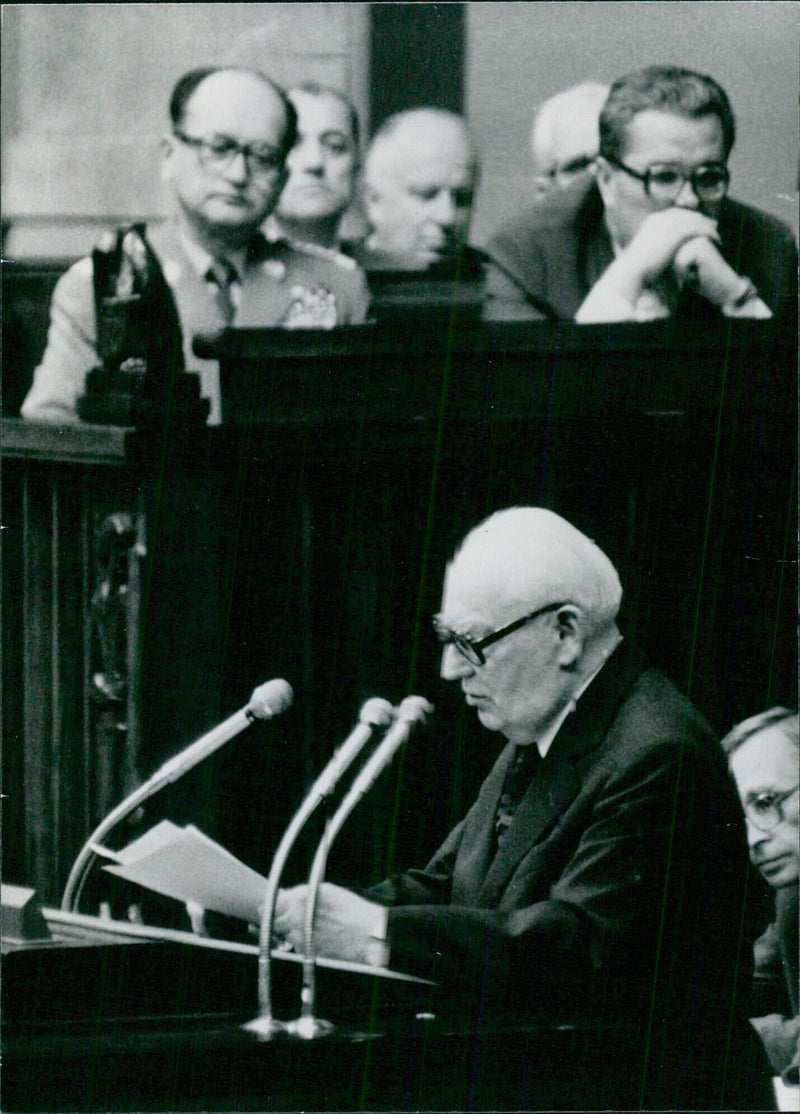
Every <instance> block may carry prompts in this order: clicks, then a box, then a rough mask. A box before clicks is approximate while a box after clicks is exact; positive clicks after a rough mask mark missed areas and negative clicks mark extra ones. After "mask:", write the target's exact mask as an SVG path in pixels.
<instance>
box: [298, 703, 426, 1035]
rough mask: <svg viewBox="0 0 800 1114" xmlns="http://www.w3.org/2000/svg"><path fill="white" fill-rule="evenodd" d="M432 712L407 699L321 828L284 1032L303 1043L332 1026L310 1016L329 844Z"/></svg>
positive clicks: (327, 1031) (313, 1002)
mask: <svg viewBox="0 0 800 1114" xmlns="http://www.w3.org/2000/svg"><path fill="white" fill-rule="evenodd" d="M432 712H433V705H431V704H429V703H428V701H427V700H426V699H425V698H424V697H422V696H407V697H406V698H405V700H404V701H403V702H402V704H401V705H400V707H399V708H398V710H397V722H396V723H395V724H394V726H393V727H392V728H391V729H390V730H389V731H388V732H387V733H386V736H385V737H384V739H383V741H382V742H381V743H379V745H378V746H377V747H376V749H375V750H374V751H373V753H372V754H371V755H370V757H369V758H368V759H367V761H366V762H365V763H364V766H363V768H362V769H361V770H360V771H359V773H358V774H357V775H356V777H355V778H354V779H353V783H352V785H351V786H350V788H349V789H348V791H347V793H346V794H345V796H344V798H343V799H342V802H341V804H340V805H339V807H338V808H337V810H336V812H335V813H334V814H333V816H332V817H331V819H330V821H329V823H328V824H327V826H326V828H325V833H324V835H323V837H322V839H321V840H320V844H319V847H318V848H317V851H316V854H315V855H314V861H313V863H312V865H311V872H310V874H309V876H308V892H307V896H306V909H305V922H304V925H303V928H304V933H305V939H304V955H303V989H302V991H301V998H300V1002H301V1012H300V1016H299V1017H298V1018H296V1019H295V1020H294V1021H290V1022H288V1024H287V1026H286V1028H287V1030H288V1031H289V1032H290V1033H292V1034H293V1035H295V1036H298V1037H302V1038H303V1039H304V1040H313V1039H314V1038H315V1037H321V1036H326V1035H327V1034H328V1033H330V1032H332V1031H333V1029H334V1028H335V1026H334V1025H333V1024H332V1023H331V1022H330V1021H324V1020H322V1019H321V1018H318V1017H315V1016H314V1011H315V1007H316V970H317V961H316V955H315V952H314V915H315V913H316V908H317V895H318V893H319V888H320V886H321V885H322V880H323V878H324V876H325V867H326V865H327V862H328V853H329V851H330V849H331V846H332V845H333V841H334V840H335V839H336V836H337V835H338V834H339V832H340V830H341V828H342V825H343V824H344V822H345V820H346V819H347V817H348V816H349V815H350V813H351V812H352V811H353V809H354V808H355V806H356V805H357V804H358V802H359V801H360V800H361V798H362V797H364V796H365V794H366V793H368V792H369V790H370V789H371V788H372V785H373V784H374V782H375V781H376V779H377V778H378V776H379V775H380V774H381V773H382V772H383V770H385V768H386V767H387V766H388V765H389V763H390V762H391V761H392V759H393V758H394V756H395V754H396V753H397V751H398V750H399V749H400V747H401V746H402V745H403V743H404V742H405V741H406V739H408V737H409V735H410V734H411V732H412V731H413V729H414V728H415V727H416V726H417V725H418V724H420V723H424V722H425V720H426V719H427V717H428V716H429V715H430V714H431V713H432Z"/></svg>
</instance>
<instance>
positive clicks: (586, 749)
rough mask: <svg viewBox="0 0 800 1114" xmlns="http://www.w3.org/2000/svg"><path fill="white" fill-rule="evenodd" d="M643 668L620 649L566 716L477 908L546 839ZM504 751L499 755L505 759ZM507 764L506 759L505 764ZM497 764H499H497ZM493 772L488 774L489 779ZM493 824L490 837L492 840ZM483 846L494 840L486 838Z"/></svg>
mask: <svg viewBox="0 0 800 1114" xmlns="http://www.w3.org/2000/svg"><path fill="white" fill-rule="evenodd" d="M641 668H642V663H641V658H640V656H639V654H638V653H637V652H636V651H630V650H627V649H626V648H624V647H620V648H618V649H617V650H616V652H615V653H614V654H613V655H612V657H611V658H610V660H609V661H608V662H607V663H606V665H605V666H604V667H603V669H602V670H601V671H600V673H599V674H598V675H597V677H595V679H594V681H593V682H592V683H591V685H590V686H589V688H588V689H587V690H586V692H585V693H584V695H583V696H582V698H581V699H580V701H579V702H578V707H577V709H576V711H575V713H574V714H573V715H571V716H568V717H567V719H566V720H565V721H564V723H563V725H562V727H561V730H560V731H559V732H558V735H557V736H556V737H555V739H554V740H553V743H552V745H551V747H550V749H549V750H548V752H547V755H546V756H545V758H544V760H543V761H542V763H541V765H540V766H539V768H538V771H537V774H536V777H535V778H534V780H533V781H532V782H531V784H530V785H529V786H528V789H527V791H526V793H525V795H524V797H523V798H522V800H521V801H520V804H519V807H518V808H517V811H516V813H515V815H514V819H513V820H512V822H511V826H510V827H509V829H508V832H507V833H506V837H505V840H504V842H503V845H502V847H501V848H500V849H499V850H498V853H497V855H496V856H495V858H494V860H493V861H491V862H488V857H487V865H488V870H486V871H485V872H484V873H483V875H482V877H483V882H482V884H481V885H480V887H479V892H478V903H479V904H480V905H484V906H486V905H493V904H497V903H498V902H499V898H500V895H501V893H502V891H503V890H504V889H505V887H506V885H507V884H508V881H509V880H510V878H511V877H512V875H513V874H514V871H515V870H516V869H517V867H518V866H519V864H520V863H521V862H522V860H523V859H524V858H525V857H526V856H527V855H529V854H530V853H531V852H532V851H533V849H534V848H535V847H536V845H537V844H538V843H541V842H543V841H545V840H546V838H547V836H548V835H549V833H550V832H551V831H552V829H553V827H554V826H555V825H556V824H557V823H558V821H559V820H560V818H561V817H562V816H563V815H564V813H565V812H566V811H567V809H568V808H569V807H570V805H571V804H572V803H573V801H574V800H575V799H576V797H577V796H578V794H579V793H580V790H581V785H582V782H583V778H582V777H581V772H580V768H581V767H582V766H583V761H582V760H584V759H586V758H587V757H588V756H589V755H591V754H592V752H593V751H596V750H597V749H598V748H599V747H600V746H601V744H602V743H603V741H604V739H605V737H606V734H607V732H608V728H609V726H610V724H611V721H612V719H613V716H614V713H615V711H616V708H617V706H618V704H619V702H620V700H621V699H622V698H623V697H624V695H625V693H626V692H627V690H628V688H629V687H630V685H631V683H632V682H633V680H634V679H635V677H636V676H637V675H638V674H639V672H641ZM505 753H506V752H504V754H505ZM506 761H507V759H506ZM498 765H499V763H498ZM504 769H505V766H503V767H502V769H501V771H500V776H499V778H498V784H497V786H496V796H495V798H494V809H495V811H496V808H497V801H498V799H499V795H500V790H501V789H502V774H503V771H504ZM496 770H497V767H495V770H494V771H493V774H494V773H495V771H496ZM493 816H494V814H493ZM493 832H494V821H493V819H492V823H491V832H490V836H493ZM486 842H487V847H489V848H490V847H492V846H493V841H492V840H491V839H487V841H486Z"/></svg>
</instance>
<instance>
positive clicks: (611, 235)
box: [492, 66, 797, 324]
mask: <svg viewBox="0 0 800 1114" xmlns="http://www.w3.org/2000/svg"><path fill="white" fill-rule="evenodd" d="M734 139H735V121H734V116H733V111H732V109H731V106H730V102H729V100H728V97H727V95H726V93H725V91H724V90H723V89H722V88H721V87H720V86H719V85H718V84H717V82H715V81H714V80H713V79H712V78H710V77H707V76H705V75H703V74H698V73H694V72H692V71H690V70H684V69H679V68H677V67H663V66H653V67H648V68H646V69H643V70H638V71H635V72H633V73H630V74H628V75H626V76H625V77H622V78H620V79H619V80H617V81H616V82H615V83H614V84H613V85H612V87H611V91H610V93H609V95H608V98H607V100H606V102H605V104H604V105H603V108H602V111H601V113H600V153H599V156H598V159H597V162H596V167H595V177H596V184H595V185H594V187H592V188H591V189H590V190H589V191H588V193H587V191H586V190H585V188H584V187H583V186H582V185H579V186H577V187H575V188H572V187H570V188H567V189H565V190H560V191H557V192H556V193H554V194H553V196H552V197H551V198H544V199H543V200H542V201H541V203H540V204H539V206H538V207H537V215H536V219H535V221H533V222H531V225H530V229H529V234H528V235H527V236H526V237H522V238H518V239H517V240H516V242H515V243H513V244H508V245H506V246H507V252H506V255H505V256H503V255H502V253H500V252H498V249H497V245H496V244H493V246H492V251H493V255H494V257H495V259H496V260H497V261H498V262H499V263H500V264H501V265H502V266H503V267H504V269H505V271H506V274H507V275H509V276H510V277H511V278H513V279H515V280H516V281H517V283H518V285H519V287H520V291H521V293H522V294H523V295H524V296H525V297H526V298H527V300H528V301H529V302H533V303H534V304H537V305H540V306H541V307H542V308H545V309H546V310H547V311H548V312H549V313H550V315H551V316H553V317H557V318H574V319H575V320H576V321H578V322H581V323H586V324H588V323H592V322H602V321H648V320H653V319H657V318H661V317H668V316H671V315H672V314H675V313H679V314H685V313H693V314H698V313H699V314H705V313H707V312H708V311H709V307H713V308H712V309H711V312H713V313H720V312H721V313H722V314H724V315H726V316H730V317H755V318H768V317H770V316H773V315H781V316H783V315H784V314H788V315H791V317H792V319H794V317H796V312H797V248H796V245H795V242H794V238H793V236H792V233H791V231H790V230H789V229H788V228H787V227H785V226H784V225H783V224H781V222H780V221H778V220H776V219H775V218H773V217H771V216H768V215H767V214H765V213H762V212H759V211H758V210H756V209H753V208H750V207H748V206H745V205H742V204H740V203H738V202H736V201H732V200H729V199H728V197H727V193H728V184H729V178H730V175H729V171H728V165H727V164H728V158H729V156H730V153H731V148H732V147H733V143H734Z"/></svg>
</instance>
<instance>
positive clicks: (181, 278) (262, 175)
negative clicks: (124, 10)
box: [21, 66, 369, 425]
mask: <svg viewBox="0 0 800 1114" xmlns="http://www.w3.org/2000/svg"><path fill="white" fill-rule="evenodd" d="M169 118H170V129H169V131H168V133H167V134H166V135H165V136H164V137H163V139H162V144H161V149H162V161H161V176H162V180H163V182H164V184H165V187H166V191H167V194H168V199H169V206H170V213H171V215H170V220H169V221H168V222H167V223H165V224H163V225H156V226H154V227H153V228H151V229H148V231H147V239H148V242H149V244H150V246H151V247H152V249H153V251H154V253H155V255H156V257H157V259H158V262H159V264H160V266H161V270H162V272H163V275H164V278H165V279H166V282H167V284H168V286H169V287H170V289H171V291H172V295H173V297H174V301H175V307H176V309H177V314H178V318H179V320H180V326H181V331H182V340H183V349H184V360H185V363H186V366H187V368H190V369H192V370H196V371H197V372H198V373H199V375H200V384H201V391H202V394H203V396H204V397H205V398H206V399H208V403H209V419H208V420H209V423H210V424H212V425H215V424H218V423H219V422H220V420H221V416H222V410H221V395H220V383H219V366H218V364H217V362H216V361H213V360H199V359H198V358H197V357H195V355H194V353H193V351H192V341H193V339H194V337H195V336H196V335H197V334H198V333H215V332H219V331H220V330H221V329H223V328H224V327H225V326H227V325H236V326H243V327H244V326H247V327H269V326H283V327H286V328H304V327H307V328H330V327H333V326H335V325H350V324H357V323H359V322H361V321H363V320H364V319H365V317H366V313H367V307H368V304H369V292H368V290H367V286H366V281H365V279H364V276H363V274H362V273H361V272H360V271H359V269H358V268H357V266H356V265H355V264H354V263H353V261H352V260H351V259H346V258H345V257H343V256H338V255H336V254H335V253H331V252H328V251H326V250H325V249H323V248H318V247H317V246H316V245H312V244H308V245H303V246H300V245H297V244H289V243H287V242H286V241H280V242H278V243H274V244H268V243H266V241H265V240H264V237H263V236H261V234H260V232H259V229H260V226H261V224H262V223H263V221H264V220H265V218H266V217H267V216H268V214H269V213H271V212H272V210H273V208H274V207H275V205H276V204H277V202H278V198H279V196H280V193H281V190H282V188H283V186H284V184H285V182H286V178H287V171H286V159H287V156H288V154H289V152H290V151H291V150H292V148H293V146H294V143H295V139H296V135H297V114H296V111H295V109H294V107H293V105H292V104H291V103H290V102H289V101H288V99H287V97H286V95H285V93H284V92H283V90H282V89H280V88H279V87H278V86H277V85H275V84H274V83H273V82H272V81H270V79H269V78H268V77H265V76H264V74H262V73H261V72H260V71H257V70H250V69H246V68H244V67H236V66H231V67H227V66H225V67H208V68H203V69H197V70H191V71H190V72H189V73H187V74H184V75H183V77H181V78H180V79H179V80H178V82H177V83H176V85H175V87H174V89H173V91H172V95H171V98H170V104H169ZM95 317H96V314H95V304H94V289H93V263H92V259H91V258H85V259H81V260H79V262H78V263H76V264H75V265H74V266H73V267H71V268H70V270H69V271H68V272H67V273H66V274H65V275H64V276H63V277H62V278H61V280H60V281H59V283H58V284H57V286H56V288H55V290H54V293H53V299H52V305H51V313H50V330H49V333H48V338H47V348H46V350H45V353H44V356H43V358H42V362H41V364H40V365H39V367H38V368H37V369H36V371H35V373H34V380H33V385H32V387H31V389H30V391H29V393H28V396H27V398H26V399H25V401H24V403H23V405H22V410H21V413H22V416H23V417H24V418H29V419H31V420H33V421H39V422H55V423H63V422H75V421H77V419H78V413H77V401H78V398H79V397H80V396H81V394H82V392H83V390H84V384H85V380H86V375H87V373H88V372H89V371H90V370H91V369H92V368H94V367H95V366H96V365H97V364H98V363H99V362H100V361H99V358H98V353H97V324H96V319H95Z"/></svg>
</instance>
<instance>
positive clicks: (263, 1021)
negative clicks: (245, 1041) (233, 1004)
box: [242, 1016, 293, 1041]
mask: <svg viewBox="0 0 800 1114" xmlns="http://www.w3.org/2000/svg"><path fill="white" fill-rule="evenodd" d="M292 1024H293V1022H291V1021H279V1020H278V1019H277V1017H270V1016H267V1017H254V1018H253V1020H252V1021H248V1022H246V1024H244V1025H243V1026H242V1029H244V1031H245V1032H246V1033H253V1034H254V1035H255V1036H256V1037H258V1039H259V1040H260V1041H271V1040H277V1039H279V1038H283V1039H285V1038H286V1037H287V1036H289V1035H290V1026H291V1025H292Z"/></svg>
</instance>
